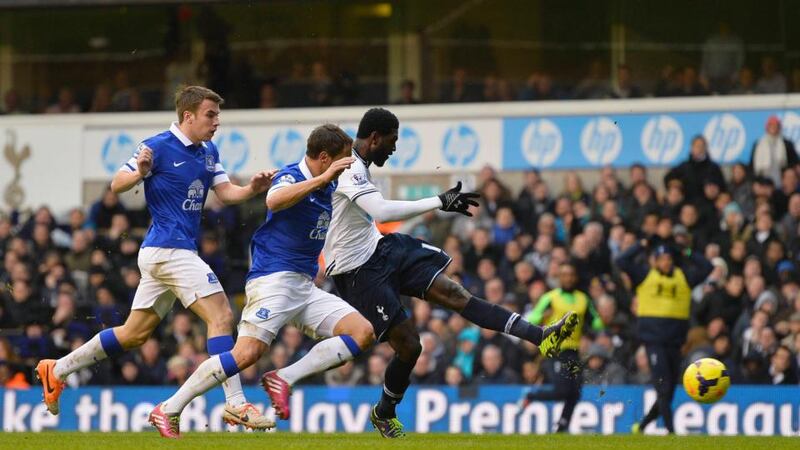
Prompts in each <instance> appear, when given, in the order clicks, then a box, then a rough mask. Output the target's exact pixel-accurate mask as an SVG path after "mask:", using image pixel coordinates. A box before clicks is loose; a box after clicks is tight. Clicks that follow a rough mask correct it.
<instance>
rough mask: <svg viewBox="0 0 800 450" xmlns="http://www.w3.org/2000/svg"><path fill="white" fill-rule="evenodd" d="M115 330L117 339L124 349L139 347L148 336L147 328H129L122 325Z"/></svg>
mask: <svg viewBox="0 0 800 450" xmlns="http://www.w3.org/2000/svg"><path fill="white" fill-rule="evenodd" d="M116 330H117V331H116V333H115V334H116V337H117V340H118V341H119V344H120V345H121V346H122V348H123V349H125V350H130V349H133V348H139V347H141V346H142V345H144V343H145V342H147V339H148V338H149V337H150V331H149V330H129V329H126V328H125V327H124V326H123V327H121V328H118V329H116Z"/></svg>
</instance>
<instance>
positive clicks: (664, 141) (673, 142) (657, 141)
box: [642, 115, 683, 164]
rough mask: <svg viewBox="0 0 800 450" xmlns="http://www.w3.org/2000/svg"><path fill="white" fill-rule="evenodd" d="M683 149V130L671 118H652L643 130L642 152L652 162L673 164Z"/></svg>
mask: <svg viewBox="0 0 800 450" xmlns="http://www.w3.org/2000/svg"><path fill="white" fill-rule="evenodd" d="M682 149H683V129H682V128H681V126H680V125H679V124H678V122H677V121H676V120H675V119H673V118H672V117H670V116H664V115H661V116H655V117H652V118H650V119H649V120H648V121H647V123H645V125H644V129H643V130H642V151H644V155H645V156H646V157H647V159H649V160H650V161H651V162H654V163H656V164H671V163H672V162H673V161H675V158H677V157H678V155H680V153H681V150H682Z"/></svg>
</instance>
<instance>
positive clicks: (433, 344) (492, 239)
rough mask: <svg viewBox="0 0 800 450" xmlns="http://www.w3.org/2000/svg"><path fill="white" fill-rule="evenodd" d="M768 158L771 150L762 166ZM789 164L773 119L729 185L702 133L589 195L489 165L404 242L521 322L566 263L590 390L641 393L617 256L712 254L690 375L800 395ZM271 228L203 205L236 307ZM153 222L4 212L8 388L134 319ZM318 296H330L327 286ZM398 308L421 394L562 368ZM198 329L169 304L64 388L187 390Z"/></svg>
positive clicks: (344, 373)
mask: <svg viewBox="0 0 800 450" xmlns="http://www.w3.org/2000/svg"><path fill="white" fill-rule="evenodd" d="M765 143H766V144H765ZM779 143H782V144H781V145H779ZM764 151H767V152H769V151H772V152H773V153H772V154H771V157H761V156H759V155H758V153H759V152H764ZM775 151H777V152H778V154H775V153H774V152H775ZM781 152H785V154H784V155H783V157H780V153H781ZM794 152H795V149H794V147H793V146H792V145H791V142H790V141H788V140H785V139H783V137H782V136H781V134H780V122H778V121H777V119H774V118H771V119H770V120H769V121H768V125H767V133H766V134H765V135H764V136H763V137H762V138H760V139H759V140H758V141H757V142H756V143H754V146H753V153H754V156H753V158H752V160H753V161H752V163H751V164H750V165H747V164H736V165H734V166H732V167H730V168H729V169H730V170H728V168H726V170H725V171H723V169H722V168H721V167H720V166H719V165H718V164H717V163H716V162H714V161H712V160H711V158H710V155H709V153H708V150H707V143H706V141H705V139H704V138H703V137H702V136H698V137H695V138H694V139H693V140H692V141H691V152H690V155H689V156H688V158H687V160H686V161H684V162H682V163H681V164H679V165H678V166H676V167H673V168H671V169H670V170H669V171H668V172H667V173H666V175H665V176H664V177H663V179H659V180H656V179H655V177H654V176H653V174H648V170H647V168H646V167H644V166H642V165H638V164H637V165H633V166H631V167H630V168H628V169H627V174H626V175H622V174H621V173H618V172H617V170H615V169H613V168H610V167H606V168H603V169H602V170H601V171H600V172H599V181H598V182H597V184H595V185H594V186H586V185H584V183H583V181H582V178H581V177H580V176H579V174H577V173H575V172H564V173H563V185H561V186H558V185H552V184H551V185H548V184H547V183H545V181H544V180H543V179H542V177H541V176H540V174H539V173H538V172H537V171H535V170H531V171H529V172H527V173H526V174H525V176H524V183H523V185H522V187H521V189H519V191H517V192H512V190H511V189H510V188H509V186H507V185H506V184H505V183H504V182H503V181H502V179H501V178H502V177H501V176H500V175H499V174H497V173H496V172H495V171H494V170H493V169H492V168H490V167H486V168H484V169H483V170H481V171H480V173H479V174H478V175H477V186H479V189H480V192H481V194H482V200H481V205H480V206H479V207H476V208H473V209H472V211H471V212H472V213H473V214H474V217H465V216H458V217H454V216H452V215H446V214H444V213H440V212H438V211H437V212H431V213H428V214H426V215H424V216H421V217H419V218H417V219H415V220H411V221H408V222H406V223H404V224H402V225H401V226H400V227H401V228H400V230H401V231H403V232H406V233H408V234H411V235H413V236H416V237H420V238H422V239H425V240H427V241H429V242H431V243H432V244H433V245H436V246H439V247H440V248H443V249H444V250H445V251H446V252H447V253H448V254H449V255H450V256H451V257H452V263H451V264H450V265H449V266H448V267H447V269H446V274H447V275H449V276H450V277H452V278H454V279H456V280H458V281H460V282H461V283H463V285H464V286H465V287H466V288H467V289H468V290H469V291H470V292H472V293H473V294H474V295H476V296H480V297H482V298H485V299H487V300H488V301H489V302H492V303H495V304H502V305H503V306H505V307H507V308H509V309H512V310H514V311H518V312H520V313H522V314H524V313H525V312H526V311H529V310H530V309H531V308H532V307H533V306H534V305H535V304H536V302H537V301H538V299H539V298H540V297H541V296H542V294H544V293H545V292H547V291H548V290H550V289H553V288H556V287H558V278H557V269H558V267H559V264H560V263H561V262H563V261H566V260H571V261H572V262H574V264H575V265H576V266H577V268H578V273H579V276H580V280H579V288H580V289H581V290H583V291H585V292H587V293H588V295H589V296H590V297H591V299H592V301H593V302H594V305H595V308H596V310H597V312H598V315H599V317H600V319H601V320H602V322H603V329H602V330H600V331H589V330H587V332H586V333H585V336H584V337H583V340H582V343H581V349H580V355H581V357H582V359H583V362H584V366H583V370H584V371H585V375H586V377H585V379H586V380H587V382H588V383H593V384H619V383H632V384H642V383H646V382H648V380H649V366H648V361H647V358H646V355H645V353H644V351H643V349H642V347H641V346H640V344H639V342H638V341H637V336H636V332H635V330H636V327H635V321H636V318H635V311H636V299H635V296H634V295H633V293H632V292H631V289H630V283H629V280H627V279H626V277H625V276H624V275H622V274H621V273H620V271H619V270H618V269H617V267H616V264H615V258H616V257H617V256H618V255H619V254H620V253H621V252H623V251H624V250H625V249H626V248H628V247H629V246H631V245H633V244H634V243H636V242H640V241H642V240H645V241H646V242H648V243H650V244H651V245H655V244H662V243H665V244H668V245H671V246H673V247H674V248H676V249H679V250H680V252H681V253H685V252H687V251H689V250H691V251H693V252H699V253H702V254H703V255H704V256H705V257H706V258H707V259H708V260H709V261H711V263H712V264H713V266H714V270H713V271H712V272H711V274H710V275H709V276H708V278H707V279H706V280H705V281H704V282H703V283H702V284H701V285H699V286H698V287H696V288H695V289H694V291H693V293H692V298H693V301H692V314H691V331H690V332H689V335H688V339H687V342H686V345H685V347H684V349H683V354H684V356H685V358H686V361H693V360H695V359H697V358H700V357H706V356H708V357H714V358H717V359H719V360H721V361H723V362H724V363H725V364H726V365H727V366H728V368H729V371H730V374H731V377H732V379H733V382H734V383H750V384H798V364H799V363H800V270H798V269H799V268H800V165H798V162H797V158H796V155H795V157H790V156H791V155H793V154H794ZM726 172H727V173H729V175H727V176H726V175H725V174H726ZM623 179H625V182H623ZM263 213H264V209H263V206H262V204H261V202H260V200H257V199H256V200H254V201H253V203H250V204H247V205H243V206H240V207H225V206H223V205H221V204H219V203H218V202H216V201H215V200H214V199H213V197H212V198H210V199H209V202H208V204H207V205H206V210H205V217H204V221H203V227H204V231H203V236H202V239H201V242H200V245H199V253H200V255H201V257H202V258H203V259H204V260H206V261H207V262H208V263H209V265H210V266H211V267H212V268H213V270H214V271H215V272H216V273H217V275H218V276H219V278H220V280H221V282H222V283H223V286H224V287H225V289H226V292H227V293H228V295H229V296H230V297H231V299H232V301H233V302H234V304H235V306H236V307H235V308H234V309H235V310H239V311H240V310H241V302H242V292H243V290H244V289H243V288H244V274H245V273H246V270H247V259H248V256H247V239H248V238H249V236H250V235H251V234H252V231H253V230H254V229H255V227H256V226H257V225H258V223H259V222H260V221H261V220H262V219H263ZM147 221H148V218H147V215H146V212H143V211H135V210H129V209H127V208H126V207H125V206H124V205H123V204H122V203H121V202H120V200H119V199H118V198H117V196H116V195H115V194H113V193H112V192H110V191H106V192H105V193H104V194H103V196H102V197H101V198H100V199H99V200H98V201H97V202H96V203H95V204H93V205H91V207H90V208H89V209H88V210H84V209H82V208H75V209H73V210H72V211H70V212H69V214H67V215H66V217H64V218H63V219H57V218H56V217H54V215H53V214H52V213H51V212H50V210H49V209H48V208H47V207H41V208H39V209H38V210H36V211H34V212H32V213H29V214H25V213H22V212H18V211H11V212H7V213H6V214H0V257H1V258H0V259H2V266H1V267H0V281H1V282H2V292H0V383H2V385H5V386H9V387H18V386H26V385H28V383H31V379H30V375H31V373H32V371H31V367H32V366H34V365H35V363H36V362H37V361H38V360H39V359H41V358H45V357H47V358H52V357H59V356H61V355H64V354H66V353H67V352H69V351H70V350H71V349H74V348H76V347H77V346H79V345H80V344H82V343H83V342H85V341H86V340H87V339H89V338H90V337H91V336H92V335H93V334H94V333H96V332H98V331H99V330H101V329H103V328H107V327H113V326H116V325H119V324H121V323H122V322H123V321H124V320H125V317H126V314H127V312H128V308H129V305H130V303H131V300H132V297H133V294H134V292H135V289H136V286H137V284H138V281H139V277H140V274H139V271H138V268H137V266H136V258H137V252H138V249H139V244H140V239H141V236H142V234H143V231H144V229H145V227H146V225H147ZM317 282H318V283H319V284H320V285H321V286H322V287H323V288H325V289H328V290H333V289H334V288H333V286H332V283H331V282H330V280H326V279H324V278H323V276H322V275H320V277H319V278H318V280H317ZM406 300H407V302H408V303H407V304H408V308H409V309H410V310H411V311H413V317H414V320H415V323H416V325H417V327H418V328H419V331H420V332H421V333H420V334H421V336H422V341H423V349H424V350H423V353H422V356H421V357H420V359H419V361H418V363H417V365H416V367H415V368H414V371H413V376H412V381H413V382H414V383H416V384H448V385H454V386H463V385H475V384H484V383H500V384H508V383H523V384H528V385H537V384H542V383H548V382H549V381H550V380H552V377H553V376H554V372H553V370H554V368H553V365H552V363H551V362H550V361H549V360H543V359H541V358H540V357H539V356H537V352H536V350H535V349H534V348H533V347H532V346H530V345H528V344H526V343H524V342H520V341H519V340H518V339H516V338H514V337H510V336H507V335H503V334H499V333H497V332H494V331H490V330H483V329H477V328H475V327H474V326H471V325H470V324H469V323H468V322H466V321H465V320H464V319H463V318H462V317H461V316H460V315H459V314H456V313H452V312H450V311H447V310H444V309H441V308H438V307H434V306H432V305H431V304H429V303H427V302H424V301H422V300H419V299H413V298H412V299H406ZM202 327H203V325H202V323H201V321H199V320H198V319H197V318H196V317H194V316H193V315H192V314H190V313H189V312H187V311H185V310H182V309H180V307H179V306H176V309H175V310H173V313H172V314H170V316H169V317H168V319H167V320H165V321H164V322H163V324H162V325H161V326H160V327H159V328H158V330H157V332H156V334H155V335H154V336H153V338H151V339H150V340H149V341H147V343H146V344H145V345H144V346H142V347H141V348H140V349H138V350H135V351H132V352H129V353H128V354H127V355H126V356H125V357H123V358H120V359H116V360H106V361H103V362H102V363H101V364H100V365H99V366H97V367H91V368H87V369H84V370H82V371H81V372H78V373H76V374H73V375H71V376H70V378H69V379H68V383H69V384H70V385H72V386H77V385H82V384H165V383H172V384H180V383H182V382H183V381H184V380H185V379H186V377H187V375H189V374H191V372H192V370H193V369H194V368H195V367H196V366H197V365H198V364H199V363H200V362H201V361H202V360H203V359H204V358H206V357H207V355H206V353H205V332H204V330H203V328H202ZM311 345H313V341H312V340H311V339H310V338H308V337H306V336H304V335H303V334H302V333H301V331H300V330H298V329H297V328H294V327H291V326H288V327H286V328H285V329H284V331H283V332H282V333H281V335H280V336H279V339H278V340H277V341H276V343H275V344H274V345H273V346H272V348H271V351H270V352H269V354H268V355H266V356H265V357H264V358H263V359H262V360H261V361H260V362H259V363H258V364H257V365H255V366H253V367H252V368H249V369H247V370H245V371H244V372H243V374H242V378H243V381H244V382H245V383H256V382H257V380H258V375H259V374H260V373H261V372H262V371H264V370H268V369H273V368H280V367H283V366H285V365H287V364H289V363H292V362H293V361H296V360H297V359H299V358H300V357H302V356H303V355H304V354H305V353H306V352H307V351H308V349H309V348H310V346H311ZM391 353H392V350H391V349H390V348H389V347H388V345H387V344H380V345H378V346H376V347H375V348H374V349H372V350H371V351H369V352H368V353H367V354H366V355H365V356H363V357H361V358H359V359H358V360H357V361H355V362H351V363H348V364H345V365H343V366H341V367H339V368H336V369H333V370H331V371H329V372H327V373H325V374H324V375H320V376H318V377H316V378H314V379H312V380H309V381H308V382H314V383H325V384H327V385H358V384H368V385H378V384H381V383H382V376H383V371H384V369H385V367H386V364H387V362H388V360H389V358H390V356H391Z"/></svg>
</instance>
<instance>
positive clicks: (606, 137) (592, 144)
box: [581, 117, 622, 166]
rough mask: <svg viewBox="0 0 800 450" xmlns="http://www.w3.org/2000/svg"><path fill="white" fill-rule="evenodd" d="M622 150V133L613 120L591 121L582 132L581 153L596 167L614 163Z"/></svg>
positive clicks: (598, 118)
mask: <svg viewBox="0 0 800 450" xmlns="http://www.w3.org/2000/svg"><path fill="white" fill-rule="evenodd" d="M621 150H622V133H621V132H620V131H619V127H617V124H616V123H614V121H613V120H611V119H609V118H608V117H597V118H595V119H591V120H589V122H587V123H586V126H584V127H583V131H581V152H583V156H584V157H586V160H587V161H589V163H590V164H592V165H594V166H604V165H606V164H611V163H613V162H614V161H615V160H616V159H617V157H618V156H619V153H620V151H621Z"/></svg>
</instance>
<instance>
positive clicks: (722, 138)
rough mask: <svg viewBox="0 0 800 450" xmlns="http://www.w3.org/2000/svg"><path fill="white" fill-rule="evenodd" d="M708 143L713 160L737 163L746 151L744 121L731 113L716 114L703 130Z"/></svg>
mask: <svg viewBox="0 0 800 450" xmlns="http://www.w3.org/2000/svg"><path fill="white" fill-rule="evenodd" d="M703 136H705V138H706V140H707V141H708V151H709V152H710V153H711V159H713V160H714V161H716V162H720V163H729V162H732V161H736V159H737V158H738V157H739V155H740V154H741V153H742V150H743V149H744V143H745V142H744V141H745V138H746V136H745V132H744V125H742V121H741V120H739V119H738V118H737V117H736V116H734V115H733V114H730V113H724V114H715V115H713V116H712V117H711V119H709V121H708V123H707V124H706V127H705V129H704V130H703Z"/></svg>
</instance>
